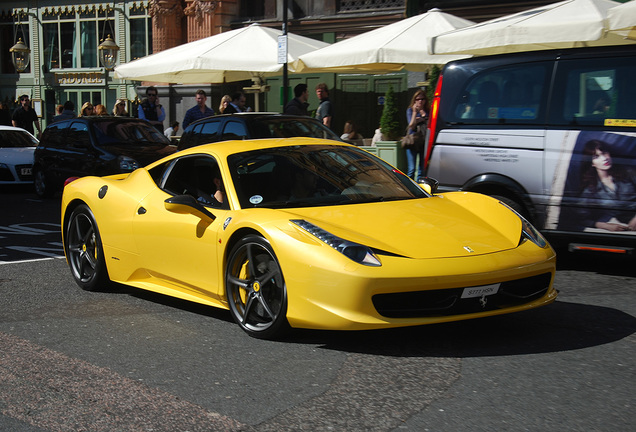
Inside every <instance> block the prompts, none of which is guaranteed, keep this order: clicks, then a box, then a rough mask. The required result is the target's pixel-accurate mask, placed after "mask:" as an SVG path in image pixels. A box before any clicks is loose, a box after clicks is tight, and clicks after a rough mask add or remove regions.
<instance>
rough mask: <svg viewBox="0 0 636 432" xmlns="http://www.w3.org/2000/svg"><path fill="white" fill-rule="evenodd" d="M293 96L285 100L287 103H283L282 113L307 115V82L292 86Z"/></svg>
mask: <svg viewBox="0 0 636 432" xmlns="http://www.w3.org/2000/svg"><path fill="white" fill-rule="evenodd" d="M294 96H295V97H294V98H293V99H292V100H290V101H289V102H287V105H285V109H284V110H283V113H284V114H293V115H303V116H309V112H308V111H307V108H308V107H309V104H308V103H307V99H309V91H308V90H307V84H302V83H301V84H298V85H296V87H294Z"/></svg>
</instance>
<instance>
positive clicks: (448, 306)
mask: <svg viewBox="0 0 636 432" xmlns="http://www.w3.org/2000/svg"><path fill="white" fill-rule="evenodd" d="M551 279H552V274H551V273H544V274H541V275H537V276H532V277H528V278H524V279H517V280H512V281H508V282H502V283H501V285H500V287H499V291H498V292H497V294H493V295H490V296H487V297H485V300H486V303H485V304H484V303H483V300H482V299H481V298H479V297H477V298H465V299H463V298H461V295H462V291H463V290H464V288H451V289H443V290H429V291H413V292H406V293H395V294H376V295H374V296H373V298H372V300H373V305H374V306H375V309H376V310H377V311H378V313H379V314H380V315H382V316H385V317H387V318H422V317H433V316H446V315H462V314H469V313H476V312H484V311H489V310H495V309H502V308H507V307H512V306H518V305H522V304H525V303H530V302H532V301H534V300H537V299H539V298H541V297H543V296H544V295H545V294H546V293H547V292H548V288H549V287H550V281H551Z"/></svg>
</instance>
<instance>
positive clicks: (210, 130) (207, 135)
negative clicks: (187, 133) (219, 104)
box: [198, 120, 221, 143]
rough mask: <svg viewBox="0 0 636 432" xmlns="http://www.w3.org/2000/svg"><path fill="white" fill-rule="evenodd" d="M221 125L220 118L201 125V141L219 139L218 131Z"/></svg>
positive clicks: (206, 141)
mask: <svg viewBox="0 0 636 432" xmlns="http://www.w3.org/2000/svg"><path fill="white" fill-rule="evenodd" d="M220 125H221V121H220V120H216V121H210V122H207V123H204V124H202V125H201V128H200V130H199V131H198V132H199V134H200V137H199V142H201V143H208V142H214V141H218V136H217V134H218V132H219V126H220Z"/></svg>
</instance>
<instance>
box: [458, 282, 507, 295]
mask: <svg viewBox="0 0 636 432" xmlns="http://www.w3.org/2000/svg"><path fill="white" fill-rule="evenodd" d="M499 285H501V284H498V283H496V284H492V285H482V286H478V287H469V288H464V291H462V298H473V297H482V296H489V295H493V294H497V291H499Z"/></svg>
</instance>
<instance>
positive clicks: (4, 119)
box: [0, 101, 13, 126]
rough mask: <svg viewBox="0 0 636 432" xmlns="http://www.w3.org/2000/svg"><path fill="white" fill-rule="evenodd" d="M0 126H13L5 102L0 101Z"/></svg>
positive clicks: (9, 111)
mask: <svg viewBox="0 0 636 432" xmlns="http://www.w3.org/2000/svg"><path fill="white" fill-rule="evenodd" d="M0 126H13V123H12V122H11V110H10V109H9V105H8V104H7V103H6V102H4V101H3V102H0Z"/></svg>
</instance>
